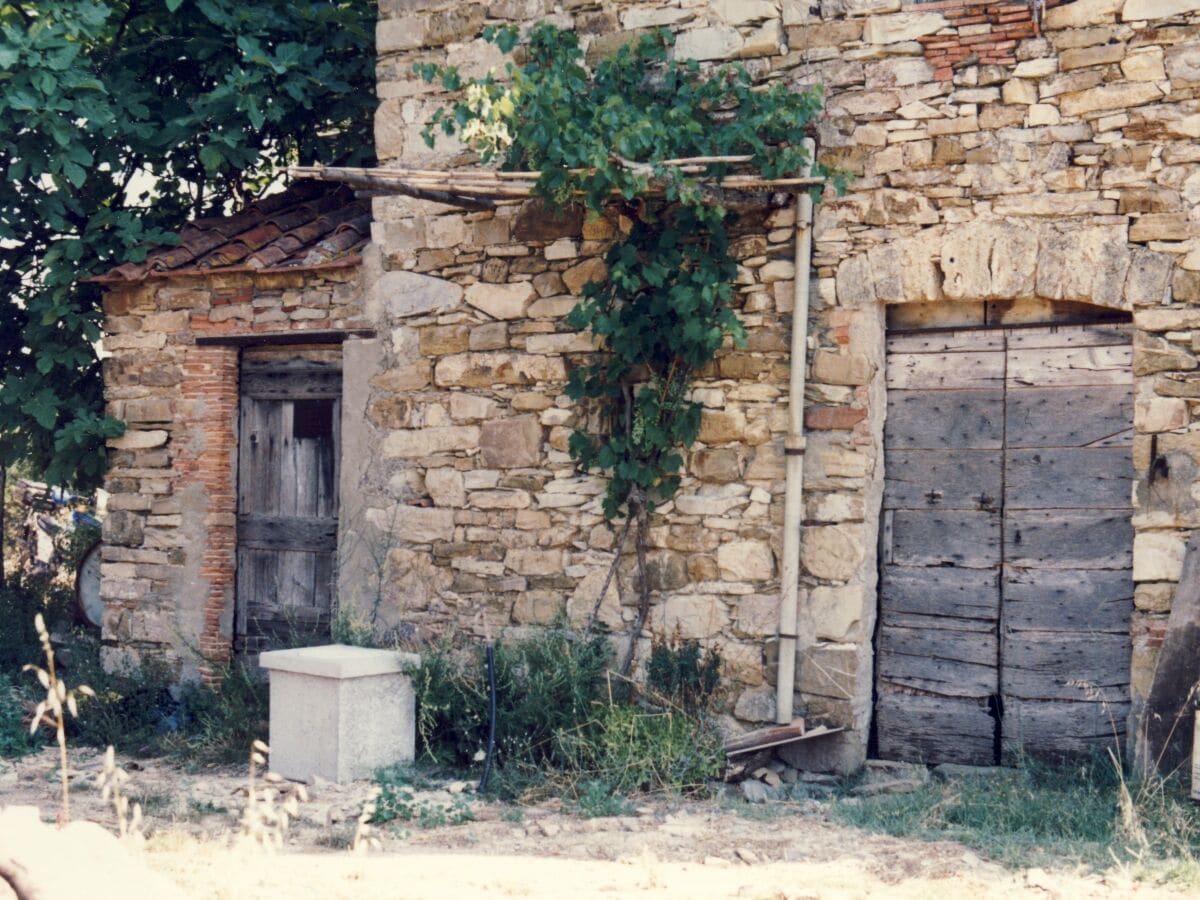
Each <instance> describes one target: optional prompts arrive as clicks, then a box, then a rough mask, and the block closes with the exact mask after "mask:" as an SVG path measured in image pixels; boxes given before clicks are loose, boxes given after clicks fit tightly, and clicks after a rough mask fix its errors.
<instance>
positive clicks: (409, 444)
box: [383, 425, 479, 457]
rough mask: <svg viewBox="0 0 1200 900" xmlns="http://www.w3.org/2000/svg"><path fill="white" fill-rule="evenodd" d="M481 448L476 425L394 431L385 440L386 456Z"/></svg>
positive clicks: (384, 449) (423, 454)
mask: <svg viewBox="0 0 1200 900" xmlns="http://www.w3.org/2000/svg"><path fill="white" fill-rule="evenodd" d="M478 446H479V428H478V427H477V426H475V425H442V426H438V427H436V428H421V429H417V430H412V431H393V432H392V433H391V434H389V435H388V436H387V437H385V438H384V439H383V455H384V456H403V457H417V456H431V455H432V454H434V453H452V452H454V451H457V450H474V449H475V448H476V447H478Z"/></svg>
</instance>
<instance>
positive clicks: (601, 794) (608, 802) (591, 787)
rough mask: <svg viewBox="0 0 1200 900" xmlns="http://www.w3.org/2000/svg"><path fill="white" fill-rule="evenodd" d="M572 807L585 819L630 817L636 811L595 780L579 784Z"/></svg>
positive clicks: (611, 790)
mask: <svg viewBox="0 0 1200 900" xmlns="http://www.w3.org/2000/svg"><path fill="white" fill-rule="evenodd" d="M573 807H574V809H575V812H576V814H578V815H579V816H582V817H583V818H585V819H606V818H612V817H614V816H630V815H633V813H634V812H635V811H636V808H635V807H634V805H633V804H632V803H630V802H629V801H628V800H626V799H625V798H624V797H622V796H621V795H620V794H617V793H615V792H614V791H613V789H612V788H611V787H610V786H609V785H608V784H606V783H605V782H603V781H595V780H589V781H583V782H580V784H579V795H578V796H577V797H576V798H575V802H574V804H573ZM518 821H519V820H518Z"/></svg>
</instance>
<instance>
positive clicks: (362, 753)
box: [259, 644, 421, 782]
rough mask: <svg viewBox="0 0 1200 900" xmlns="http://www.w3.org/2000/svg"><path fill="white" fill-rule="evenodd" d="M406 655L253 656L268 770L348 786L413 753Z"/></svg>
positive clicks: (410, 664)
mask: <svg viewBox="0 0 1200 900" xmlns="http://www.w3.org/2000/svg"><path fill="white" fill-rule="evenodd" d="M420 662H421V660H420V657H419V656H417V655H416V654H413V653H396V652H394V651H391V650H369V649H367V648H365V647H347V646H344V645H341V644H334V645H331V646H327V647H305V648H302V649H298V650H274V651H270V652H267V653H263V654H261V655H260V656H259V665H261V666H262V667H263V668H264V669H266V670H267V671H268V672H269V673H270V681H271V724H270V744H271V768H272V770H274V771H276V772H278V773H279V774H280V775H282V776H283V777H284V778H291V779H293V780H296V781H308V780H310V779H311V778H312V776H314V775H319V776H321V777H322V778H327V779H329V780H330V781H336V782H348V781H354V780H356V779H360V778H370V777H372V776H373V775H374V774H375V772H376V770H378V769H380V768H383V767H385V766H391V765H395V764H396V763H400V762H409V761H411V760H412V759H413V757H414V755H415V752H416V714H417V706H416V694H415V692H414V691H413V686H412V681H411V679H410V678H409V676H408V674H407V673H408V672H410V671H411V670H412V669H414V668H415V667H416V666H418V665H420Z"/></svg>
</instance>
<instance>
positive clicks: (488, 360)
mask: <svg viewBox="0 0 1200 900" xmlns="http://www.w3.org/2000/svg"><path fill="white" fill-rule="evenodd" d="M566 380H567V366H566V363H565V362H563V360H562V359H561V358H559V357H555V356H538V355H535V354H531V353H461V354H456V355H454V356H443V357H442V358H441V359H440V360H438V364H437V368H436V369H435V370H434V381H435V382H436V383H437V384H438V386H439V387H445V386H448V385H460V386H462V387H490V386H491V385H493V384H528V385H532V384H545V383H547V382H550V383H556V384H561V383H562V382H564V381H566Z"/></svg>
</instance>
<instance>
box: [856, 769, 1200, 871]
mask: <svg viewBox="0 0 1200 900" xmlns="http://www.w3.org/2000/svg"><path fill="white" fill-rule="evenodd" d="M833 815H834V817H835V818H836V819H838V820H839V821H841V822H844V823H846V824H850V825H855V826H858V827H860V828H865V829H868V830H871V831H882V832H885V833H887V834H890V835H893V836H896V837H916V838H922V839H925V840H955V841H959V842H961V843H963V844H966V845H967V846H969V847H971V848H972V849H974V850H976V851H978V852H980V853H983V854H985V855H987V856H989V857H991V858H992V859H995V860H997V861H998V862H1000V863H1003V864H1004V865H1007V866H1012V867H1018V868H1019V867H1029V866H1044V865H1048V864H1061V863H1062V862H1063V861H1064V860H1065V861H1069V862H1071V863H1075V864H1079V865H1084V866H1087V867H1089V868H1092V869H1103V868H1107V867H1109V866H1111V865H1113V864H1114V863H1116V864H1118V865H1121V866H1130V867H1133V868H1135V869H1137V870H1138V871H1141V872H1143V873H1145V874H1147V875H1150V876H1153V877H1156V878H1158V877H1168V876H1167V874H1166V873H1168V872H1170V873H1171V874H1170V875H1169V877H1171V878H1176V879H1178V878H1185V879H1187V878H1193V879H1194V878H1196V876H1197V874H1198V873H1200V870H1198V869H1197V866H1196V860H1197V857H1200V810H1197V808H1196V807H1195V806H1194V805H1192V804H1191V803H1190V802H1189V801H1188V800H1187V798H1186V797H1185V795H1184V792H1183V791H1182V789H1181V788H1180V786H1179V784H1178V783H1177V782H1176V781H1174V780H1164V779H1162V778H1159V777H1157V776H1148V777H1147V778H1145V779H1143V780H1130V778H1129V776H1127V775H1126V773H1125V772H1123V771H1122V770H1121V769H1120V768H1119V767H1118V766H1117V765H1116V764H1115V763H1114V761H1113V760H1112V759H1110V758H1108V757H1106V756H1097V757H1095V758H1091V759H1086V760H1080V761H1075V762H1069V763H1068V762H1063V763H1049V762H1042V761H1037V760H1028V761H1025V762H1024V764H1023V765H1022V766H1021V767H1019V768H1015V769H1012V770H1008V771H1004V772H1000V773H997V774H995V775H991V776H989V777H969V776H968V777H958V778H953V779H950V780H947V781H944V782H942V781H937V780H934V781H931V782H929V783H928V784H926V785H924V786H922V787H921V788H920V789H918V790H916V791H913V792H912V793H908V794H897V795H882V796H877V797H866V798H845V797H843V798H841V799H839V800H838V801H836V802H835V804H834V807H833ZM1195 883H1196V884H1198V885H1200V879H1197V880H1196V882H1195Z"/></svg>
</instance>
